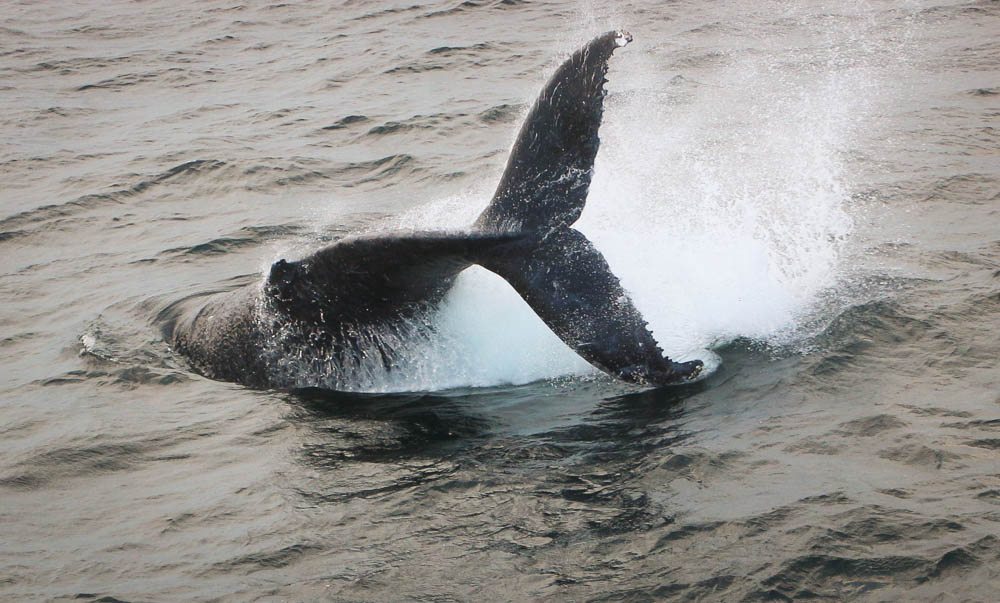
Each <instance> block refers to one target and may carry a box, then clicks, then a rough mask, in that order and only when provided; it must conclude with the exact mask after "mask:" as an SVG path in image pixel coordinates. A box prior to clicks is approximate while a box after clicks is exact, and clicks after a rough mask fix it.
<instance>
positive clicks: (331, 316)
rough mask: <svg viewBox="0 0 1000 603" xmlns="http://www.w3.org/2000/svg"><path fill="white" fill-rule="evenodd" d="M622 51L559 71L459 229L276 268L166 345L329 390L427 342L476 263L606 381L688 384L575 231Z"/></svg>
mask: <svg viewBox="0 0 1000 603" xmlns="http://www.w3.org/2000/svg"><path fill="white" fill-rule="evenodd" d="M631 41H632V36H631V34H629V33H628V32H626V31H623V30H618V31H611V32H607V33H605V34H603V35H600V36H597V37H596V38H594V39H592V40H591V41H590V42H588V43H587V44H585V45H584V46H583V47H582V48H580V49H578V50H577V51H576V52H574V53H573V54H572V55H571V56H570V57H569V58H568V59H566V60H565V61H564V62H563V63H562V64H561V65H560V66H559V67H558V68H557V69H556V70H555V72H554V74H553V75H552V76H551V77H550V78H549V80H548V81H547V82H546V84H545V85H544V87H543V88H542V90H541V92H540V94H539V95H538V97H537V99H536V100H535V102H534V104H533V105H532V107H531V108H530V110H529V112H528V114H527V117H526V118H525V120H524V122H523V124H522V126H521V128H520V131H519V132H518V135H517V137H516V139H515V142H514V145H513V147H512V149H511V152H510V155H509V157H508V160H507V164H506V167H505V169H504V172H503V174H502V176H501V178H500V182H499V184H498V185H497V188H496V191H495V193H494V195H493V197H492V199H491V200H490V201H489V203H488V204H487V206H486V208H485V209H484V210H483V211H482V213H481V214H479V216H478V218H477V219H476V220H475V221H474V222H473V223H472V224H471V225H470V226H469V227H468V228H467V229H465V230H462V231H401V232H380V233H372V234H363V235H357V236H348V237H345V238H342V239H339V240H337V241H335V242H333V243H332V244H329V245H327V246H326V247H324V248H322V249H319V250H317V251H315V252H314V253H311V254H309V255H307V256H306V257H304V258H302V259H299V260H294V261H289V260H286V259H280V260H278V261H276V262H274V263H273V264H272V265H271V267H270V269H269V270H268V271H267V274H266V275H262V278H260V279H258V280H257V282H255V283H252V284H249V285H246V286H244V287H242V288H238V289H236V290H233V291H226V292H223V293H218V294H213V295H204V296H197V303H196V304H194V305H193V307H184V308H183V309H181V310H179V311H176V312H172V313H170V315H169V319H168V320H164V321H163V322H164V326H163V334H164V337H165V340H166V341H167V342H168V343H169V344H170V345H171V346H172V348H173V349H174V350H175V351H177V352H178V353H180V354H181V355H183V356H184V357H185V358H186V359H187V362H188V363H189V364H190V366H191V368H192V369H193V370H194V371H195V372H197V373H200V374H202V375H204V376H206V377H209V378H211V379H216V380H222V381H231V382H236V383H240V384H243V385H246V386H248V387H252V388H260V389H292V388H297V387H302V386H312V385H316V384H322V383H330V382H333V383H337V382H338V381H337V380H336V379H332V380H330V379H326V378H325V377H326V376H327V375H326V374H328V373H337V372H338V371H341V372H343V374H348V373H349V370H348V369H349V368H350V367H355V368H356V367H358V366H361V365H362V364H364V363H375V364H376V365H379V366H381V367H382V368H383V369H384V370H387V371H392V370H393V368H394V367H395V366H396V365H397V363H398V361H399V354H400V353H401V352H400V350H401V348H404V347H405V345H403V344H404V343H405V341H406V340H407V338H408V337H415V336H417V335H418V334H420V333H424V332H427V331H429V330H433V324H432V318H431V317H432V316H433V312H434V310H435V308H437V307H438V305H439V304H440V303H441V302H442V300H443V299H444V297H445V295H446V294H447V293H448V291H449V290H450V289H451V287H452V285H453V284H454V283H455V279H456V278H457V277H458V275H459V274H460V273H461V272H462V271H464V270H466V269H467V268H469V267H470V266H473V265H477V266H481V267H483V268H485V269H486V270H489V271H491V272H493V273H495V274H497V275H499V276H500V277H501V278H503V279H504V280H506V281H507V283H509V284H510V286H511V287H513V289H514V290H515V291H517V293H518V294H519V295H520V296H521V297H522V299H524V301H525V302H527V304H528V305H529V306H530V307H531V309H532V310H533V311H534V312H535V314H537V315H538V317H539V318H540V319H541V320H542V321H543V322H544V323H545V325H547V326H548V327H549V328H550V329H551V330H552V332H553V333H555V334H556V335H557V336H558V337H559V338H560V339H561V340H562V341H563V342H564V343H565V344H566V345H567V346H569V347H570V348H571V349H572V350H573V351H574V352H576V353H577V354H578V355H580V356H581V357H582V358H583V359H585V360H586V361H587V362H589V363H590V364H591V365H593V366H594V367H596V368H597V369H600V370H601V371H603V372H605V373H607V374H608V375H610V376H612V377H614V378H615V379H619V380H622V381H625V382H629V383H634V384H639V385H646V386H663V385H674V384H679V383H686V382H690V381H693V380H695V379H696V378H697V377H698V376H699V374H700V372H701V370H702V368H703V364H702V362H701V361H700V360H692V361H688V362H675V361H673V360H671V359H670V358H669V357H668V356H666V355H665V354H664V352H663V350H662V349H661V348H660V346H659V344H658V343H657V341H656V339H655V338H654V336H653V334H652V332H651V331H650V330H649V327H648V325H647V322H646V321H645V319H644V318H643V316H642V314H641V313H640V312H639V310H638V309H637V308H636V306H635V305H634V303H633V302H632V300H631V298H630V297H629V295H628V292H627V291H626V290H625V289H624V288H623V287H622V285H621V282H620V281H619V279H618V278H617V277H616V276H615V275H614V274H613V273H612V271H611V268H610V267H609V265H608V263H607V261H606V260H605V259H604V257H603V255H602V254H601V253H600V251H598V250H597V248H596V247H595V246H594V245H593V244H592V243H591V242H590V241H589V240H588V239H587V237H586V236H584V235H583V234H582V233H581V232H580V231H578V230H576V229H574V228H573V224H574V223H575V222H576V221H577V219H578V218H579V217H580V215H581V213H582V212H583V209H584V206H585V204H586V200H587V195H588V192H589V188H590V183H591V179H592V176H593V173H594V160H595V157H596V156H597V152H598V148H599V146H600V138H599V136H598V130H599V129H600V125H601V119H602V115H603V112H604V99H605V96H606V94H607V92H606V90H605V84H606V82H607V79H606V76H607V72H608V63H609V60H610V58H611V56H612V54H613V53H614V51H615V50H616V49H618V48H620V47H623V46H625V45H626V44H628V43H629V42H631ZM304 375H305V377H304ZM310 375H311V377H310ZM311 380H312V381H314V382H311Z"/></svg>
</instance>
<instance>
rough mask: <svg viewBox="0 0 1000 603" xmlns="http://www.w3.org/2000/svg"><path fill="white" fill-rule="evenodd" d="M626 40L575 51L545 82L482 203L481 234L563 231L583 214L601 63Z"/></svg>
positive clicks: (596, 141)
mask: <svg viewBox="0 0 1000 603" xmlns="http://www.w3.org/2000/svg"><path fill="white" fill-rule="evenodd" d="M631 41H632V36H631V34H629V33H628V32H624V31H610V32H608V33H606V34H604V35H602V36H598V37H597V38H594V39H593V40H591V41H590V42H589V43H588V44H587V45H586V46H584V47H583V48H581V49H579V50H577V51H576V52H575V53H573V55H572V56H571V57H570V58H569V59H567V60H566V61H565V62H564V63H563V64H562V65H561V66H560V67H559V68H558V69H557V70H556V72H555V73H554V74H553V75H552V77H551V78H549V81H548V82H547V83H546V84H545V87H544V88H542V92H541V93H540V94H539V95H538V99H537V100H536V101H535V104H534V105H533V106H532V107H531V110H530V111H529V112H528V116H527V117H526V118H525V120H524V125H522V126H521V131H520V133H519V134H518V136H517V140H516V142H515V143H514V147H513V148H512V149H511V152H510V157H509V158H508V159H507V167H506V169H505V170H504V173H503V176H502V177H501V178H500V184H499V185H498V186H497V189H496V193H495V194H494V195H493V200H492V202H490V204H489V206H488V207H487V208H486V209H485V210H484V211H483V213H482V214H481V215H480V216H479V219H478V220H476V224H475V225H476V227H478V228H480V229H488V230H497V231H500V230H539V229H543V228H552V227H556V226H560V225H562V226H569V225H571V224H573V223H574V222H576V220H577V219H578V218H579V217H580V214H581V212H583V207H584V204H585V203H586V201H587V192H588V190H589V189H590V179H591V175H592V174H593V171H594V158H595V157H596V156H597V149H598V147H599V146H600V143H601V141H600V138H599V137H598V134H597V131H598V129H599V128H600V126H601V117H602V116H603V114H604V96H605V90H604V84H605V82H606V81H607V80H606V79H605V75H607V72H608V59H610V58H611V54H612V53H613V52H614V51H615V49H616V48H619V47H621V46H624V45H625V44H628V43H629V42H631Z"/></svg>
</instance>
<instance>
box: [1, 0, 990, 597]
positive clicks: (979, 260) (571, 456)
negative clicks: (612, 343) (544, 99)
mask: <svg viewBox="0 0 1000 603" xmlns="http://www.w3.org/2000/svg"><path fill="white" fill-rule="evenodd" d="M616 28H625V29H628V30H629V31H631V32H632V34H633V35H634V37H635V42H634V43H633V44H630V45H629V46H627V47H625V48H622V49H620V50H619V51H618V52H616V54H615V56H614V58H613V59H612V60H611V67H610V72H609V75H608V79H609V83H608V92H609V94H608V97H607V110H606V113H605V120H604V126H603V127H602V130H601V136H602V147H601V151H600V154H599V156H598V159H597V165H596V173H595V178H594V183H593V186H592V188H591V194H590V198H589V202H588V206H587V209H586V211H585V212H584V216H583V218H582V220H581V222H580V225H579V227H580V229H581V230H582V231H583V232H585V233H586V234H587V235H588V237H590V238H591V239H592V240H593V241H594V242H595V244H596V245H597V246H598V248H599V249H601V251H602V252H603V253H604V255H605V256H606V257H607V258H608V261H609V263H610V264H611V266H612V268H613V269H614V271H615V272H616V273H617V274H618V275H619V276H620V277H621V280H622V283H623V284H624V285H625V286H626V288H627V289H628V290H629V291H630V293H631V294H632V297H633V299H634V300H635V303H636V304H637V306H638V307H639V308H640V309H641V310H642V311H643V313H644V314H645V315H646V317H647V318H648V319H649V321H650V325H651V328H652V330H653V331H654V333H655V334H656V336H657V338H658V339H659V340H660V342H661V344H662V345H663V347H664V349H665V350H666V351H667V353H669V354H670V355H671V356H675V357H677V358H682V359H689V358H696V357H698V358H703V359H705V360H706V365H707V366H708V368H709V371H710V374H709V376H708V377H707V378H706V379H704V380H703V381H701V382H699V383H697V384H694V385H691V386H686V387H676V388H663V389H642V388H637V387H632V386H627V385H623V384H619V383H616V382H613V381H611V380H609V379H608V378H606V377H604V376H603V375H601V374H599V373H597V372H595V371H594V370H593V369H591V368H589V367H588V366H587V365H586V363H584V362H583V361H581V360H580V359H578V358H577V357H576V356H575V355H574V354H573V353H572V352H571V351H570V350H569V349H568V348H566V347H565V346H564V345H563V344H561V343H560V342H559V340H558V339H557V338H555V336H554V335H552V333H551V332H549V331H548V329H547V328H546V327H545V326H544V325H543V324H542V323H541V322H540V321H539V320H538V319H537V318H536V317H535V316H534V315H533V314H532V313H531V311H530V310H529V309H528V308H527V306H526V305H525V304H524V303H523V302H522V301H521V300H520V298H519V297H518V296H517V294H516V293H514V292H513V291H512V290H510V288H509V287H508V286H507V285H506V284H505V283H504V282H503V281H502V280H500V279H499V278H498V277H495V276H494V275H492V274H490V273H488V272H486V271H485V270H482V269H470V270H469V271H468V273H467V274H464V275H463V276H462V277H461V278H460V280H459V282H458V284H457V285H456V287H455V289H454V290H453V291H452V293H451V294H450V295H449V296H448V298H447V299H446V301H445V303H444V304H443V306H442V307H441V308H440V310H439V311H438V312H437V313H436V314H435V315H434V317H433V321H434V322H433V324H432V325H431V329H430V331H429V335H427V337H425V338H424V339H422V340H421V341H418V342H413V343H412V345H409V346H408V347H407V349H406V353H405V354H404V355H403V358H402V360H401V361H400V364H399V365H398V366H396V367H394V368H393V370H390V371H385V372H382V373H379V372H368V373H364V374H358V375H356V376H355V377H356V378H355V379H354V380H353V381H351V382H350V383H348V384H347V387H343V385H344V384H341V387H340V388H339V389H341V390H348V391H332V390H330V388H328V387H324V385H328V384H326V383H325V382H324V381H323V378H322V375H307V376H306V377H305V378H304V380H303V385H305V386H308V387H303V388H302V389H299V390H296V391H254V390H250V389H247V388H245V387H242V386H239V385H235V384H230V383H221V382H216V381H212V380H210V379H206V378H204V377H202V376H199V375H198V374H197V373H195V372H193V371H192V370H191V369H190V367H189V366H188V365H187V364H186V362H185V360H184V358H182V357H179V356H177V355H176V354H175V353H173V351H172V350H171V349H170V347H169V346H168V345H167V343H166V342H164V341H163V337H162V335H161V331H160V327H161V325H160V320H159V319H160V317H161V314H162V313H163V312H164V310H165V308H169V307H172V306H173V305H175V304H178V303H184V302H187V301H192V300H197V299H199V298H201V297H202V296H204V295H206V294H208V293H211V292H216V291H224V290H227V289H231V288H234V287H236V286H240V285H244V284H247V283H254V282H259V281H260V279H261V278H262V277H261V276H260V275H261V273H262V272H263V271H265V270H266V269H267V267H268V266H269V265H270V264H271V263H272V262H274V261H276V260H278V259H280V258H293V257H301V256H302V255H304V254H306V253H308V252H309V251H311V250H315V249H318V248H320V247H322V246H323V245H325V244H328V243H329V242H330V241H333V240H336V239H337V238H339V237H342V236H345V235H347V234H351V233H357V232H370V231H377V230H392V229H400V228H406V229H410V228H415V229H426V228H449V229H454V228H461V227H462V226H464V225H466V224H468V223H469V222H470V221H471V220H472V218H474V217H475V215H476V214H477V213H478V212H479V211H480V210H481V209H482V208H483V207H484V206H485V205H486V203H487V202H488V200H489V198H490V196H491V194H492V190H493V188H494V187H495V186H496V182H497V181H498V179H499V176H500V174H501V172H502V170H503V166H504V162H505V160H506V157H507V153H508V150H509V148H510V145H511V143H512V141H513V139H514V136H515V134H516V132H517V129H518V128H519V126H520V123H521V120H522V119H523V117H524V115H525V113H526V112H527V109H528V107H529V106H530V103H531V102H532V101H533V99H534V96H535V94H537V92H538V90H539V89H540V87H541V86H542V84H543V83H544V82H545V80H546V78H547V77H548V75H549V74H550V73H551V72H552V71H553V70H554V69H555V67H556V66H558V64H559V63H560V61H561V60H563V59H564V58H565V57H566V56H568V53H570V52H572V51H573V50H574V49H575V48H578V47H579V46H581V45H582V44H583V43H585V42H586V41H587V40H589V39H590V38H591V37H592V36H594V35H597V34H599V33H602V32H604V31H607V30H610V29H616ZM0 103H2V109H3V110H2V112H0V133H2V136H0V176H2V185H0V257H2V259H3V261H2V262H0V377H2V378H0V599H3V600H9V601H34V600H52V601H71V600H72V601H257V600H261V601H279V600H281V601H285V600H287V601H315V600H334V601H338V600H343V601H388V600H420V601H471V600H486V601H490V600H511V601H523V600H537V599H548V600H588V601H610V600H614V601H620V600H626V601H673V600H677V601H687V600H703V601H772V600H777V601H790V600H804V599H819V600H851V601H854V600H858V601H904V600H905V601H984V602H985V601H996V600H997V593H998V592H1000V368H998V358H1000V335H998V333H1000V213H998V210H1000V129H998V128H1000V3H998V2H996V1H995V0H976V1H962V0H958V1H951V0H912V1H881V0H875V1H871V2H860V1H848V2H833V1H824V0H816V1H808V2H807V1H798V2H796V1H789V2H779V1H775V0H762V1H754V2H750V1H741V2H709V1H695V0H676V1H667V2H659V1H654V0H637V1H623V2H615V3H598V2H586V1H568V0H565V1H564V0H552V1H546V2H534V1H526V0H499V1H498V0H467V1H465V2H458V1H456V0H449V1H442V0H430V1H425V0H405V1H396V0H388V1H383V2H366V1H360V0H350V1H346V2H344V1H339V0H337V1H331V2H288V3H273V2H255V1H249V2H245V3H240V2H236V1H234V0H226V1H222V0H205V1H199V2H192V1H190V0H181V1H170V2H167V1H163V0H148V1H123V0H113V1H108V2H100V3H98V2H51V1H34V2H32V1H21V2H5V3H3V10H2V11H0Z"/></svg>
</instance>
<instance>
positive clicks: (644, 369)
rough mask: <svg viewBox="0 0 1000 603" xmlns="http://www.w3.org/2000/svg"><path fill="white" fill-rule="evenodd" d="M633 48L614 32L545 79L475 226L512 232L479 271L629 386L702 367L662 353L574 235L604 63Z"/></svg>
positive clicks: (592, 150) (589, 167) (590, 162)
mask: <svg viewBox="0 0 1000 603" xmlns="http://www.w3.org/2000/svg"><path fill="white" fill-rule="evenodd" d="M630 41H632V36H631V35H630V34H628V33H627V32H624V31H612V32H608V33H606V34H604V35H601V36H598V37H597V38H595V39H593V40H592V41H590V42H589V43H588V44H587V45H586V46H584V47H583V48H581V49H580V50H578V51H576V52H575V53H573V55H572V56H571V57H570V58H569V59H567V60H566V61H565V62H564V63H563V64H562V65H561V66H560V67H559V68H558V69H557V70H556V72H555V74H554V75H553V76H552V77H551V78H550V79H549V81H548V83H546V85H545V87H544V88H543V89H542V92H541V94H540V95H539V96H538V99H537V100H536V101H535V104H534V105H533V106H532V108H531V111H530V112H529V113H528V116H527V118H526V119H525V122H524V125H523V126H522V127H521V131H520V133H519V134H518V136H517V140H516V142H515V143H514V147H513V149H512V150H511V153H510V157H509V159H508V161H507V167H506V169H505V170H504V173H503V177H502V178H501V179H500V184H499V186H497V190H496V193H495V194H494V196H493V199H492V201H491V202H490V204H489V206H488V207H487V208H486V209H485V210H484V211H483V212H482V214H480V216H479V218H478V219H477V220H476V222H475V224H474V226H475V228H477V229H478V230H479V231H480V232H492V233H517V234H518V235H520V236H519V237H518V238H517V239H516V240H514V241H512V242H509V243H507V244H505V245H503V246H501V247H500V248H498V249H495V250H492V251H491V252H490V253H488V254H486V255H485V257H482V258H480V259H478V260H477V263H479V264H480V265H482V266H483V267H485V268H487V269H488V270H490V271H492V272H495V273H496V274H498V275H500V276H501V277H503V278H504V279H505V280H506V281H507V282H508V283H510V284H511V286H513V287H514V289H516V290H517V292H518V293H519V294H520V295H521V297H523V298H524V300H525V301H526V302H528V304H529V305H530V306H531V308H532V309H533V310H534V311H535V313H536V314H538V316H539V317H540V318H541V319H542V320H543V321H544V322H545V324H546V325H548V326H549V328H551V329H552V331H553V332H555V334H556V335H558V336H559V337H560V338H561V339H562V340H563V341H564V342H565V343H566V344H567V345H569V346H570V347H571V348H572V349H573V350H574V351H576V352H577V353H578V354H580V356H582V357H583V358H584V359H586V360H587V361H588V362H590V363H591V364H593V365H594V366H596V367H598V368H600V369H602V370H604V371H605V372H608V373H610V374H612V375H615V376H617V377H619V378H621V379H624V380H626V381H632V382H638V383H652V384H667V383H676V382H682V381H688V380H691V379H693V378H694V377H696V376H697V375H698V373H699V372H700V370H701V368H702V363H701V361H698V360H695V361H692V362H685V363H677V362H673V361H672V360H670V359H669V358H667V357H665V356H664V355H663V351H662V350H661V349H660V348H659V346H658V345H657V343H656V340H655V339H654V337H653V335H652V333H651V332H650V331H649V329H648V328H647V326H646V322H645V320H644V319H643V317H642V314H641V313H640V312H639V310H638V309H637V308H636V307H635V305H634V304H633V303H632V301H631V300H630V299H629V297H628V294H627V293H626V292H625V290H624V289H623V288H622V286H621V283H620V282H619V281H618V278H617V277H616V276H615V275H614V274H613V273H612V272H611V269H610V267H609V266H608V263H607V261H606V260H605V259H604V257H603V256H602V255H601V253H600V252H599V251H598V250H597V249H596V248H595V247H594V245H593V244H592V243H591V242H590V241H589V240H587V237H585V236H584V235H583V234H581V233H580V232H579V231H577V230H574V229H572V228H570V227H571V226H572V225H573V223H574V222H576V220H577V219H578V218H579V217H580V214H581V213H582V212H583V208H584V205H585V204H586V201H587V193H588V191H589V188H590V181H591V177H592V175H593V170H594V159H595V157H596V156H597V150H598V147H599V146H600V138H599V137H598V130H599V128H600V125H601V117H602V115H603V112H604V96H605V94H606V93H605V90H604V84H605V82H606V81H607V80H606V79H605V75H606V74H607V71H608V60H609V59H610V58H611V55H612V53H613V52H614V50H615V49H616V48H619V47H621V46H624V45H626V44H628V43H629V42H630Z"/></svg>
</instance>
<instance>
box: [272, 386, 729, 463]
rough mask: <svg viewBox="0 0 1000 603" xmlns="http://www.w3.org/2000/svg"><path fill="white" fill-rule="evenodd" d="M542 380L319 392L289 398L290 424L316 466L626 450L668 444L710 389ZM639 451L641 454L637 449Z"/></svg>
mask: <svg viewBox="0 0 1000 603" xmlns="http://www.w3.org/2000/svg"><path fill="white" fill-rule="evenodd" d="M573 385H574V386H567V385H566V384H558V385H556V384H553V383H552V382H538V383H532V384H527V385H523V386H517V387H506V388H488V389H472V390H452V391H447V392H440V393H420V392H418V393H396V394H366V393H352V392H339V391H331V390H323V389H316V388H309V389H299V390H295V391H293V392H291V393H290V394H289V395H288V401H289V403H290V405H291V406H292V407H293V408H294V411H293V413H292V415H291V417H290V418H291V419H292V420H293V421H295V422H296V423H300V424H302V425H306V426H308V429H309V431H310V432H311V434H312V437H310V438H309V439H310V440H311V443H310V445H309V446H307V448H308V449H309V452H310V454H309V456H308V461H309V463H310V464H312V465H327V466H329V465H330V464H334V465H340V464H342V463H343V462H344V461H347V460H348V459H351V460H359V461H368V462H394V461H400V460H405V459H409V458H449V457H453V456H456V455H459V454H462V453H464V452H466V451H468V450H469V449H471V448H479V447H483V446H487V447H488V446H489V445H490V443H491V442H495V441H502V442H504V443H505V447H508V448H509V447H511V446H513V447H524V446H532V445H555V446H558V447H560V448H564V449H566V451H567V452H569V451H570V450H574V451H575V450H578V449H580V448H582V449H587V450H591V451H597V450H602V449H605V448H607V449H609V450H612V449H613V450H618V451H624V450H627V449H628V448H629V446H627V445H623V444H627V443H629V442H636V441H637V442H648V443H649V445H650V446H655V445H660V444H662V436H663V434H665V433H667V432H669V431H671V429H672V427H671V426H672V425H673V423H675V422H676V421H677V420H678V419H680V418H681V416H682V415H683V412H684V402H685V401H686V400H687V399H689V398H691V397H692V396H695V395H697V394H699V393H701V392H703V391H705V390H706V389H708V388H709V387H710V386H709V385H708V384H707V383H704V382H703V383H695V384H691V385H686V386H675V387H669V388H660V389H651V390H643V391H626V393H622V390H623V389H624V387H623V386H621V385H619V384H616V383H608V382H607V381H586V382H582V383H574V384H573ZM633 452H634V451H633Z"/></svg>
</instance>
